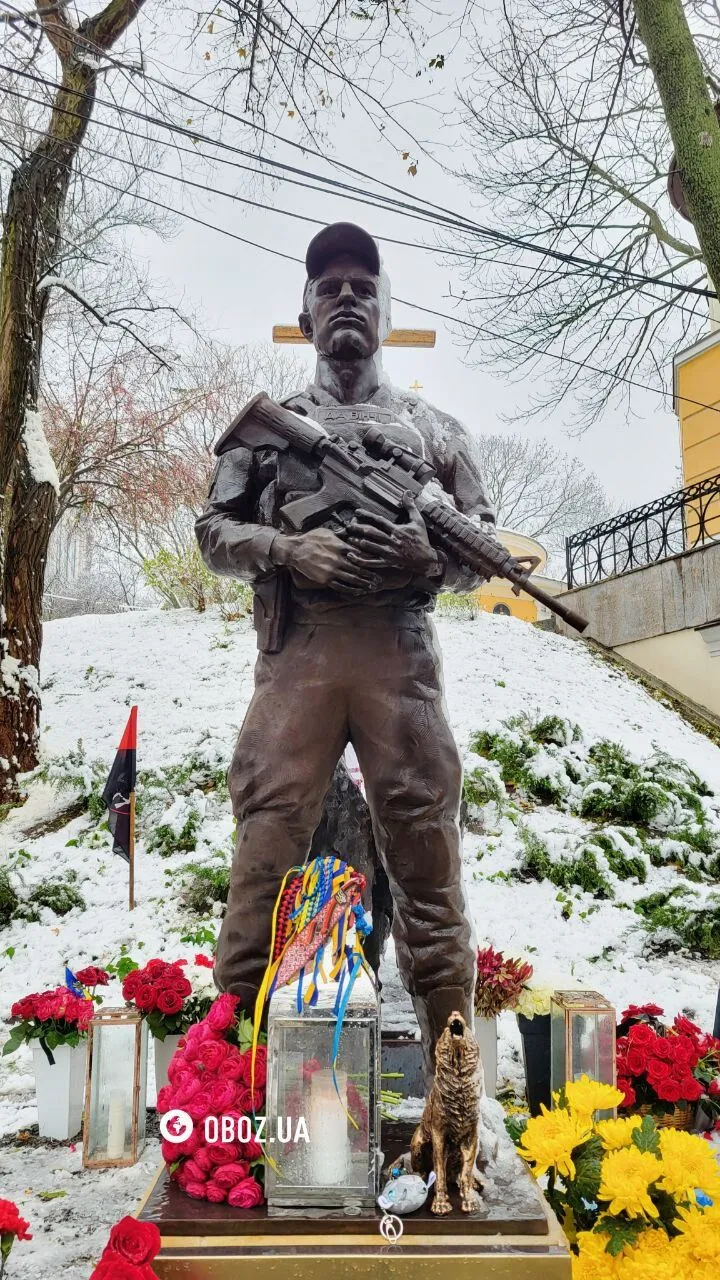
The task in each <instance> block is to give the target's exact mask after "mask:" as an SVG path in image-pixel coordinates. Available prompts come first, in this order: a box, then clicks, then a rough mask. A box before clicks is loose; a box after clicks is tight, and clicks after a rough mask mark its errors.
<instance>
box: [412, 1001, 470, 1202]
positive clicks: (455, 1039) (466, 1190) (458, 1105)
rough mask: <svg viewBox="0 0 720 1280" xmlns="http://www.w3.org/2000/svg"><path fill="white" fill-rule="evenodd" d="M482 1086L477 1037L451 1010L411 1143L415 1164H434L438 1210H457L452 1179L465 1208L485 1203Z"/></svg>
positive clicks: (421, 1167) (424, 1167)
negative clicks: (479, 1160)
mask: <svg viewBox="0 0 720 1280" xmlns="http://www.w3.org/2000/svg"><path fill="white" fill-rule="evenodd" d="M482 1087H483V1086H482V1064H481V1062H480V1049H479V1047H478V1043H477V1041H476V1039H475V1037H474V1035H473V1033H472V1031H471V1030H470V1029H469V1027H468V1025H467V1023H466V1022H465V1019H464V1018H463V1016H462V1014H460V1013H451V1014H450V1017H449V1018H448V1021H447V1026H446V1028H445V1030H444V1031H443V1033H442V1035H441V1036H440V1039H439V1040H438V1042H437V1045H436V1046H435V1081H434V1083H433V1087H432V1089H431V1091H430V1096H429V1098H428V1099H427V1101H426V1103H425V1110H424V1111H423V1116H422V1120H421V1121H420V1124H419V1125H418V1127H417V1129H416V1130H415V1133H414V1134H413V1137H412V1142H411V1143H410V1158H411V1163H412V1168H413V1170H414V1171H415V1172H416V1173H422V1174H427V1173H429V1172H430V1169H434V1170H435V1177H436V1179H437V1181H436V1183H435V1199H434V1200H433V1203H432V1212H433V1213H439V1214H444V1213H451V1212H452V1205H451V1203H450V1200H449V1198H448V1193H447V1184H448V1180H450V1181H452V1182H456V1183H457V1186H458V1189H459V1191H460V1208H461V1209H462V1211H463V1213H473V1212H474V1211H475V1210H476V1209H479V1208H480V1197H479V1195H478V1193H477V1191H476V1189H475V1188H476V1186H478V1185H479V1184H478V1183H477V1181H476V1175H475V1160H476V1157H477V1151H478V1124H479V1120H480V1095H481V1092H482Z"/></svg>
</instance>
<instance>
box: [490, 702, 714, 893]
mask: <svg viewBox="0 0 720 1280" xmlns="http://www.w3.org/2000/svg"><path fill="white" fill-rule="evenodd" d="M470 745H471V750H472V751H474V752H475V753H476V754H478V755H481V756H484V757H485V758H486V759H488V760H492V761H493V762H494V763H495V764H496V765H497V767H498V769H499V771H500V775H501V778H502V781H503V782H504V784H505V786H506V788H508V789H509V790H511V791H515V790H517V791H518V793H519V796H520V797H521V798H524V799H525V800H526V801H527V800H535V801H539V802H540V803H541V804H544V805H552V806H554V807H555V808H559V809H561V810H562V811H563V812H569V813H573V814H577V815H578V816H580V817H582V818H585V819H589V820H591V821H594V822H596V823H597V824H598V826H599V828H600V829H599V830H598V832H597V834H596V835H595V836H593V837H592V838H591V839H590V840H588V841H587V843H586V846H585V849H584V850H580V851H574V852H573V853H572V854H569V855H568V858H567V859H565V861H564V862H560V861H558V859H555V860H554V862H555V870H554V871H553V875H552V882H553V883H554V884H558V885H559V886H560V887H567V885H568V884H570V883H576V882H577V879H578V876H579V877H580V879H582V880H583V881H588V882H592V880H593V879H594V878H595V877H596V870H595V868H599V874H600V877H601V878H604V873H605V870H606V868H607V870H609V871H610V872H612V873H613V875H615V876H617V877H618V878H619V879H621V880H628V879H635V880H638V881H639V882H640V883H641V884H642V883H644V882H645V881H646V880H647V872H648V860H649V861H650V863H651V864H652V865H654V866H665V865H672V864H676V865H677V866H678V867H680V868H681V869H682V870H683V871H684V873H685V875H686V876H687V877H688V878H689V879H694V880H697V881H699V880H708V879H710V880H712V879H720V832H719V831H718V830H717V829H716V828H715V827H714V826H713V822H712V810H710V809H709V808H708V806H707V804H706V798H707V796H708V795H711V794H712V793H711V792H710V791H709V789H708V787H707V786H706V785H705V783H704V782H703V781H702V779H701V778H700V777H699V776H698V774H696V773H695V772H694V771H693V770H692V769H691V768H689V766H688V765H686V764H685V763H684V761H682V760H675V759H673V757H672V756H670V755H668V754H667V753H666V752H663V751H656V752H654V753H653V755H651V756H649V757H648V758H647V759H646V760H643V761H641V762H639V763H638V762H637V761H634V760H632V759H630V757H629V756H628V755H627V753H626V751H625V749H624V748H623V747H622V746H621V745H620V744H619V743H617V742H611V741H609V740H607V739H603V740H601V741H599V742H595V743H593V744H592V745H591V746H590V747H586V746H585V744H584V742H583V737H582V732H581V730H580V728H579V727H578V726H577V725H575V724H573V723H572V722H571V721H568V720H565V719H563V718H562V717H561V716H557V715H547V716H543V717H542V718H540V719H536V720H533V719H532V718H531V717H530V716H528V715H525V714H523V715H516V716H512V717H510V718H508V719H507V720H505V721H504V723H503V726H502V728H501V729H500V730H499V731H497V732H489V731H487V730H485V731H483V732H481V733H478V734H476V735H475V736H474V738H473V739H472V741H471V744H470ZM476 782H478V783H479V790H480V791H481V790H482V785H483V780H482V778H481V776H480V775H478V778H477V779H476V778H475V777H474V776H473V774H472V773H471V774H470V777H469V781H468V793H467V796H466V798H467V799H468V801H469V803H472V802H473V801H472V789H473V786H474V784H475V783H476ZM485 785H487V784H485ZM492 798H494V797H492ZM485 803H487V800H485ZM521 803H522V799H521ZM541 860H542V859H540V861H541ZM568 861H569V862H570V863H572V867H570V868H569V867H568V866H567V865H566V864H567V863H568ZM578 861H579V862H580V863H582V864H583V865H582V866H581V867H580V868H577V869H576V865H575V864H577V863H578ZM538 863H539V859H538V856H537V851H535V853H534V854H533V856H531V858H530V862H529V866H528V870H529V871H530V873H531V874H533V875H536V874H538V870H539V867H538Z"/></svg>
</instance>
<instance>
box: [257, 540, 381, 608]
mask: <svg viewBox="0 0 720 1280" xmlns="http://www.w3.org/2000/svg"><path fill="white" fill-rule="evenodd" d="M271 555H272V559H273V560H274V561H275V563H276V564H280V565H284V566H285V567H286V568H288V569H290V571H291V573H293V574H297V575H298V576H299V577H301V578H302V579H304V580H305V581H307V582H309V583H313V584H314V585H315V586H318V587H331V588H333V589H334V590H335V591H342V592H343V593H344V594H347V595H357V596H364V595H368V593H369V592H371V591H377V589H378V587H379V586H380V582H381V578H380V575H379V574H378V573H376V572H374V571H373V570H372V569H371V568H361V567H360V566H359V565H355V564H352V563H351V562H350V549H349V547H348V544H347V543H346V542H344V541H343V539H342V538H339V537H338V536H337V534H335V533H331V531H330V530H329V529H311V530H310V531H309V532H308V533H299V534H278V536H277V537H276V539H275V541H274V542H273V545H272V552H271ZM303 585H304V583H303Z"/></svg>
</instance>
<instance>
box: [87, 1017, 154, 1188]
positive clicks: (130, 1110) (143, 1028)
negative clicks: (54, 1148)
mask: <svg viewBox="0 0 720 1280" xmlns="http://www.w3.org/2000/svg"><path fill="white" fill-rule="evenodd" d="M147 1047H148V1033H147V1024H146V1022H145V1019H144V1018H143V1017H142V1014H141V1013H139V1012H138V1010H137V1009H133V1008H131V1007H130V1006H129V1005H127V1006H125V1008H122V1009H99V1010H98V1012H97V1013H96V1014H95V1016H94V1018H92V1019H91V1021H90V1025H89V1028H88V1047H87V1077H86V1082H85V1123H84V1127H83V1165H84V1166H85V1168H86V1169H104V1168H121V1167H123V1166H125V1165H131V1164H135V1162H136V1161H137V1160H138V1159H139V1157H140V1155H141V1154H142V1150H143V1147H144V1146H145V1120H146V1108H145V1092H146V1086H147Z"/></svg>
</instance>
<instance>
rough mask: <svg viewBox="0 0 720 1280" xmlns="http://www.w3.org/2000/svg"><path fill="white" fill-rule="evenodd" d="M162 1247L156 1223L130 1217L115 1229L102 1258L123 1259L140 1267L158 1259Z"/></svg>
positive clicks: (124, 1219) (120, 1222)
mask: <svg viewBox="0 0 720 1280" xmlns="http://www.w3.org/2000/svg"><path fill="white" fill-rule="evenodd" d="M160 1245H161V1238H160V1232H159V1230H158V1228H157V1227H156V1226H155V1223H154V1222H141V1221H140V1220H139V1219H138V1218H131V1217H129V1216H128V1217H126V1218H121V1219H120V1221H119V1222H118V1223H116V1225H115V1226H114V1227H113V1229H112V1231H111V1232H110V1239H109V1240H108V1242H107V1244H106V1246H105V1248H104V1250H103V1255H102V1256H103V1258H108V1257H110V1258H112V1257H118V1258H123V1259H125V1261H126V1262H131V1263H132V1264H133V1266H136V1267H140V1266H142V1265H143V1264H144V1263H146V1262H151V1261H152V1259H153V1258H154V1257H156V1255H157V1254H158V1253H159V1252H160Z"/></svg>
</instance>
